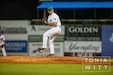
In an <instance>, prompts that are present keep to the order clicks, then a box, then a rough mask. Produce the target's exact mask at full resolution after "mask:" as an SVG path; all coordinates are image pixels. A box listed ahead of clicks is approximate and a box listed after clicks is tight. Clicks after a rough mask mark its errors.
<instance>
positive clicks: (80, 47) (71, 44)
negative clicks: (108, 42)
mask: <svg viewBox="0 0 113 75" xmlns="http://www.w3.org/2000/svg"><path fill="white" fill-rule="evenodd" d="M64 50H65V52H94V53H101V52H102V49H101V42H100V41H98V42H95V41H93V42H92V41H65V49H64Z"/></svg>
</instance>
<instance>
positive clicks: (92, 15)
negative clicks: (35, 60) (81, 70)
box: [0, 0, 113, 57]
mask: <svg viewBox="0 0 113 75" xmlns="http://www.w3.org/2000/svg"><path fill="white" fill-rule="evenodd" d="M45 2H50V3H51V2H61V3H62V2H69V3H70V2H71V3H73V2H80V3H84V2H94V3H95V2H96V3H95V4H94V5H96V4H97V3H98V2H105V3H108V4H107V5H105V7H103V6H104V5H102V7H101V5H99V6H97V7H92V8H90V6H89V7H88V8H80V9H79V6H82V5H79V4H78V8H72V9H68V8H66V9H62V8H61V9H60V8H59V9H57V8H55V12H56V13H57V14H58V15H59V17H60V19H61V21H62V33H61V35H60V36H59V37H58V38H57V39H56V41H55V46H57V47H56V52H57V53H56V55H58V56H98V55H99V56H100V55H103V56H111V57H113V0H0V29H1V30H3V32H4V35H5V36H6V39H7V41H6V51H7V53H8V55H29V56H39V55H45V54H33V53H32V51H33V50H34V49H35V48H37V47H41V44H42V34H43V33H44V32H45V31H46V30H48V27H46V26H44V25H43V23H42V18H43V17H44V15H46V16H47V15H48V14H47V11H46V9H45V8H47V7H46V6H45V7H44V8H39V6H41V4H44V3H45ZM109 4H110V5H109ZM53 5H55V6H57V7H58V6H59V5H56V4H53ZM62 6H63V4H62ZM69 6H70V5H69ZM75 6H76V5H75ZM67 7H68V6H67ZM69 30H70V31H69ZM15 37H16V38H15ZM92 41H93V42H92ZM22 45H23V46H22ZM61 50H62V51H61ZM19 53H20V54H19ZM47 53H48V52H47ZM47 53H46V54H47Z"/></svg>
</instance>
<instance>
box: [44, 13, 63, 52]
mask: <svg viewBox="0 0 113 75" xmlns="http://www.w3.org/2000/svg"><path fill="white" fill-rule="evenodd" d="M47 21H48V22H57V26H55V27H54V26H52V27H51V29H49V30H48V31H46V32H45V33H44V34H43V45H42V48H47V41H48V39H49V46H50V54H54V53H55V51H54V44H53V41H54V39H55V38H56V37H57V36H58V34H60V32H61V22H60V19H59V16H58V15H57V14H56V13H52V14H51V15H49V16H48V20H47Z"/></svg>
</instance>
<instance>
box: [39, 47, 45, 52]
mask: <svg viewBox="0 0 113 75" xmlns="http://www.w3.org/2000/svg"><path fill="white" fill-rule="evenodd" d="M45 51H47V48H42V49H41V50H39V53H43V52H45Z"/></svg>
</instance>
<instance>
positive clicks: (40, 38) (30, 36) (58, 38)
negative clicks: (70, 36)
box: [28, 35, 64, 42]
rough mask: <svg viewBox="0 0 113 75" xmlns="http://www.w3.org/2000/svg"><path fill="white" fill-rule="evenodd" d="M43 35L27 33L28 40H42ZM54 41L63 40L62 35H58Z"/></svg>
mask: <svg viewBox="0 0 113 75" xmlns="http://www.w3.org/2000/svg"><path fill="white" fill-rule="evenodd" d="M42 40H43V35H28V41H29V42H42ZM54 41H55V42H64V35H59V36H58V37H56V39H55V40H54Z"/></svg>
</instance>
